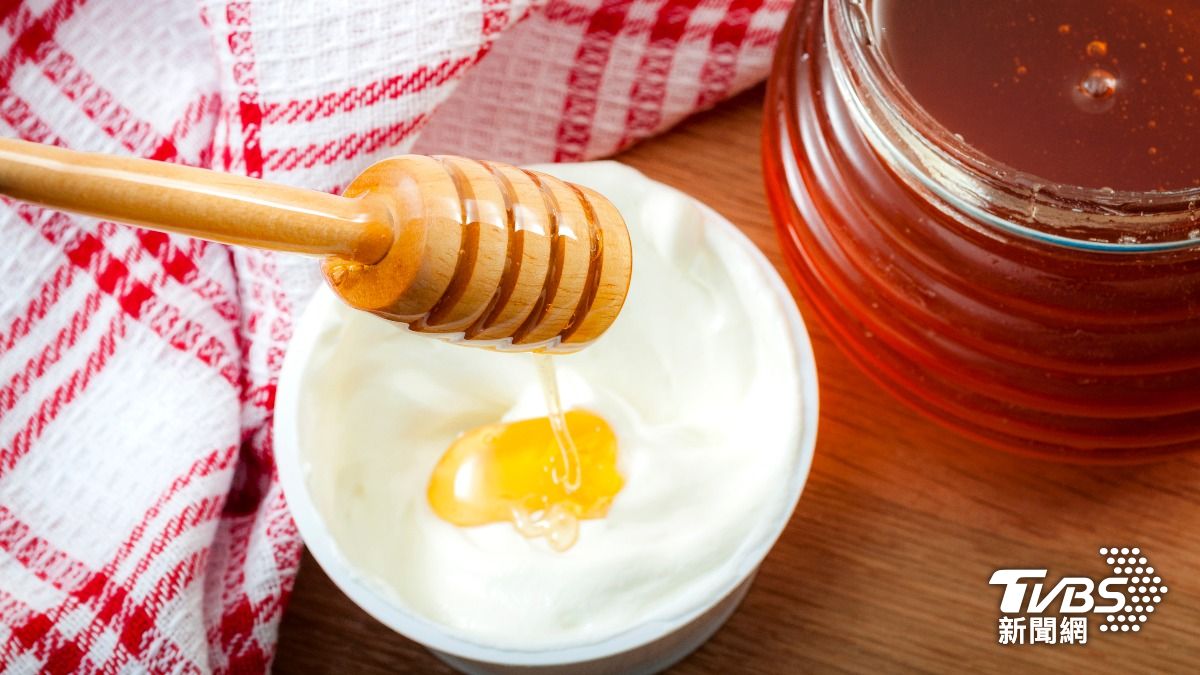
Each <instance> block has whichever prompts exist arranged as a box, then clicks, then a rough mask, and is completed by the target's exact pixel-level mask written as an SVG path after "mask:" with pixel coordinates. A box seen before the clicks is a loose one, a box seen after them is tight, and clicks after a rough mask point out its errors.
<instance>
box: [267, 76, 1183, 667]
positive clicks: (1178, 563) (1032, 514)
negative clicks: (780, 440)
mask: <svg viewBox="0 0 1200 675" xmlns="http://www.w3.org/2000/svg"><path fill="white" fill-rule="evenodd" d="M761 108H762V91H761V90H754V91H751V92H749V93H748V94H745V95H742V96H740V97H738V98H736V99H734V100H733V101H730V102H728V103H726V104H724V105H722V106H720V107H719V108H718V109H716V110H714V111H712V112H709V113H707V114H704V115H701V116H699V117H696V118H694V119H692V120H691V121H689V122H687V123H685V124H683V125H681V126H680V127H678V128H677V129H675V130H673V131H671V132H670V133H668V134H666V135H664V136H662V137H660V138H657V139H655V140H652V141H650V142H647V143H644V144H642V145H640V146H638V147H637V148H635V149H633V150H632V151H630V152H627V153H625V154H624V155H623V156H621V157H620V158H619V159H621V160H622V161H624V162H626V163H628V164H631V165H632V166H634V167H637V168H638V169H640V170H641V171H643V172H645V173H646V174H647V175H649V176H650V177H651V178H655V179H657V180H660V181H663V182H665V183H668V184H670V185H674V186H676V187H679V188H680V189H682V190H684V191H687V192H690V193H692V194H694V195H699V196H701V198H702V199H704V200H705V201H707V202H708V203H709V204H710V205H711V206H712V207H713V208H715V209H716V210H717V211H720V212H721V213H722V214H724V215H725V216H726V217H728V218H729V219H730V220H731V221H733V222H734V223H735V224H736V225H738V226H739V227H740V228H742V230H744V231H745V232H746V233H747V234H748V235H749V236H750V237H751V239H753V240H754V242H755V243H756V244H757V245H758V246H759V247H760V248H762V249H763V250H764V251H765V252H766V253H767V256H768V257H769V258H770V259H771V261H772V262H774V263H775V265H776V266H777V267H779V268H780V269H781V270H783V269H784V263H783V258H782V256H781V253H780V249H779V244H778V243H777V241H776V237H775V231H774V228H773V226H772V223H771V217H770V214H769V213H768V210H767V205H766V201H765V198H764V195H763V187H762V175H761V171H760V168H759V129H760V123H761V118H762V113H761ZM784 276H785V277H787V274H786V273H785V274H784ZM789 281H790V279H789ZM793 291H795V286H793ZM797 302H799V304H800V307H801V310H802V311H803V313H804V315H805V317H806V319H807V320H808V322H809V326H808V328H809V331H810V333H811V334H812V338H813V342H814V345H815V349H816V354H817V363H818V371H819V377H820V381H821V425H820V434H819V440H818V444H817V454H816V460H815V462H814V463H813V467H812V473H811V475H810V476H809V479H808V484H807V486H806V487H805V489H804V496H803V497H802V499H801V500H800V505H799V507H798V508H797V510H796V514H795V517H793V518H792V521H791V523H790V525H789V526H788V528H787V531H786V532H784V534H783V537H782V539H780V541H779V543H778V544H777V545H776V546H775V548H774V550H773V551H772V553H771V554H770V555H769V556H768V557H767V559H766V562H765V563H764V564H763V566H762V570H761V572H760V574H759V575H758V580H757V582H756V583H755V585H754V587H753V589H752V590H751V591H750V594H749V596H748V597H747V599H746V601H745V603H744V604H743V605H742V607H741V609H740V610H738V612H737V613H736V614H734V616H733V618H732V619H731V620H730V621H729V623H728V624H727V625H726V626H725V627H724V628H723V629H722V630H721V631H720V632H718V633H717V635H716V636H715V637H714V638H713V639H712V640H711V641H709V642H708V643H707V644H706V645H704V647H702V648H701V649H700V650H699V651H698V652H696V653H695V654H693V655H692V656H691V657H689V658H687V659H686V660H684V661H683V662H682V663H681V664H679V665H678V666H677V667H676V668H675V669H674V672H679V673H727V672H746V673H781V672H789V673H790V672H801V671H803V672H809V671H818V672H830V671H852V672H871V671H879V670H885V671H889V672H891V671H897V670H903V671H909V670H919V671H940V672H947V671H949V672H955V671H963V670H972V671H982V672H1005V671H1012V670H1013V669H1018V670H1020V671H1024V670H1027V669H1031V668H1038V669H1050V670H1056V671H1072V672H1084V670H1085V669H1086V671H1088V672H1114V673H1123V674H1128V673H1143V672H1197V670H1198V669H1200V537H1198V536H1197V535H1198V534H1200V459H1198V458H1189V459H1182V460H1175V461H1171V462H1169V463H1163V464H1157V465H1152V466H1141V467H1132V468H1129V467H1126V468H1100V467H1075V466H1062V465H1056V464H1047V463H1042V462H1038V461H1034V460H1030V459H1024V458H1019V457H1013V456H1009V455H1007V454H1001V453H999V452H996V451H993V450H990V449H987V448H983V447H981V446H978V445H977V444H975V443H972V442H970V441H967V440H964V439H962V438H959V437H957V436H955V435H954V434H953V433H951V432H948V431H945V430H943V429H941V428H939V427H938V426H936V425H934V424H932V423H930V422H928V421H926V420H924V419H922V418H919V417H916V416H915V415H914V414H913V413H912V412H910V411H909V410H908V409H907V408H905V407H904V406H902V405H901V404H900V403H898V402H897V401H896V400H894V399H892V398H891V397H890V396H889V395H888V394H886V393H885V392H883V391H882V390H880V389H879V388H878V387H877V386H875V385H874V384H873V383H872V382H871V381H870V380H868V379H867V377H866V376H864V375H863V374H862V373H861V372H859V370H858V369H857V368H856V367H855V366H854V365H853V364H851V363H850V362H849V361H848V360H847V359H846V358H845V357H844V356H843V355H842V354H841V353H840V352H839V351H838V349H837V346H836V345H834V344H833V343H832V342H831V341H830V338H829V336H828V334H827V333H826V332H825V331H824V330H823V329H822V326H821V325H820V324H819V323H817V320H816V317H815V315H814V314H813V312H811V311H810V310H809V308H808V307H807V306H806V305H805V301H804V298H802V297H798V298H797ZM1197 395H1198V396H1200V392H1197ZM1113 545H1115V546H1138V547H1140V548H1141V549H1142V550H1143V551H1144V552H1145V553H1146V554H1148V555H1149V556H1150V559H1151V560H1150V562H1151V564H1153V565H1154V566H1155V567H1156V568H1157V571H1156V573H1157V574H1160V575H1161V576H1162V577H1163V583H1165V584H1166V585H1167V586H1168V588H1169V592H1168V594H1167V595H1166V596H1165V597H1164V600H1163V602H1162V604H1161V605H1159V607H1158V611H1157V612H1156V613H1154V614H1153V615H1152V616H1151V618H1150V620H1149V622H1148V623H1146V624H1145V626H1144V629H1143V630H1142V631H1141V632H1140V633H1124V634H1117V635H1110V634H1106V633H1101V632H1099V630H1098V629H1097V627H1098V625H1099V623H1098V622H1097V620H1096V618H1095V617H1093V618H1092V619H1091V625H1090V630H1089V634H1088V643H1087V644H1086V645H1082V646H1079V645H1061V644H1058V645H1045V644H1038V645H1029V644H1025V645H999V644H997V621H998V619H999V616H1000V610H999V602H1000V593H1001V589H1000V588H999V587H993V586H989V585H988V580H989V578H990V577H991V574H992V572H993V571H994V570H996V569H998V568H1030V567H1031V568H1048V569H1049V570H1050V577H1052V578H1053V579H1057V578H1058V577H1059V576H1063V575H1080V576H1091V577H1096V578H1103V577H1104V576H1105V575H1106V573H1107V572H1108V571H1109V570H1108V569H1107V567H1106V565H1105V564H1104V561H1103V560H1101V559H1100V558H1099V557H1098V549H1099V548H1100V547H1101V546H1113ZM280 632H281V635H280V641H279V652H278V656H277V657H276V662H275V668H276V671H277V672H281V673H290V672H330V673H334V672H337V673H342V672H353V673H374V672H411V673H427V672H450V671H449V669H448V668H447V667H446V666H444V665H442V664H441V663H440V662H439V661H437V660H436V659H435V658H434V657H432V656H431V655H430V654H429V653H428V652H426V651H425V650H424V649H422V648H421V647H419V646H418V645H416V644H414V643H412V642H410V641H408V640H407V639H405V638H403V637H401V636H399V635H396V634H394V633H392V632H391V631H390V630H389V629H387V628H385V627H384V626H383V625H382V624H380V623H378V622H376V621H375V620H373V619H371V618H370V617H369V616H367V615H366V614H365V613H363V611H362V610H360V609H358V608H357V607H356V606H355V605H353V604H352V603H351V602H350V601H349V600H348V599H346V597H345V596H343V595H342V594H341V592H339V591H338V590H337V589H336V588H335V587H334V586H333V584H332V583H331V582H330V581H329V579H328V578H327V577H326V576H325V575H324V574H323V573H322V572H321V569H320V568H319V567H318V566H317V565H316V563H315V561H313V559H312V558H311V557H309V556H307V555H306V556H305V558H304V562H303V564H302V565H301V568H300V576H299V579H298V580H297V582H296V588H295V593H294V595H293V596H292V600H291V604H290V606H289V607H288V610H287V613H286V614H285V615H284V619H283V626H282V629H281V631H280Z"/></svg>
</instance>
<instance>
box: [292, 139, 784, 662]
mask: <svg viewBox="0 0 1200 675" xmlns="http://www.w3.org/2000/svg"><path fill="white" fill-rule="evenodd" d="M538 169H539V170H541V171H545V172H547V173H550V174H553V175H556V176H559V177H560V178H563V179H565V180H569V181H572V182H576V183H580V184H583V185H587V186H589V187H592V188H595V189H596V190H598V191H600V192H601V193H602V194H604V195H605V196H607V197H608V198H609V199H611V200H612V201H613V203H614V204H615V205H616V206H617V208H619V209H620V211H621V213H622V214H623V215H624V217H625V218H626V221H627V223H628V225H629V230H630V235H631V238H632V241H633V262H634V264H633V280H632V284H631V287H630V291H629V297H628V300H627V301H626V304H625V307H624V309H623V310H622V312H621V314H620V316H619V317H618V319H617V321H616V323H615V324H614V325H613V327H612V328H611V329H610V330H609V331H608V332H607V333H606V334H605V335H604V336H603V337H602V338H601V339H600V340H598V341H597V342H596V343H595V344H593V345H591V346H590V347H588V348H587V349H584V350H583V351H581V352H579V353H577V354H572V355H569V356H563V357H555V361H556V365H557V368H558V372H559V380H560V385H561V388H562V396H563V404H564V406H566V407H567V408H568V409H569V408H572V407H583V408H587V409H590V410H593V411H595V412H597V413H599V414H600V415H602V416H603V417H605V418H606V419H607V420H608V421H609V423H610V424H611V425H612V427H613V429H614V430H615V432H616V434H617V439H618V444H619V446H618V447H619V468H620V471H621V474H622V475H623V476H624V477H625V486H624V489H623V490H622V491H621V492H620V493H619V494H618V495H617V497H616V499H615V500H614V502H613V505H612V508H611V510H610V511H609V514H608V517H607V518H604V519H602V520H586V521H583V522H582V524H581V529H580V535H579V541H578V543H577V544H576V545H575V546H574V547H573V548H571V549H570V550H568V551H566V552H565V553H557V552H554V551H552V550H550V548H549V547H548V546H547V545H546V544H545V543H544V541H542V540H529V539H525V538H523V537H521V536H520V535H519V534H517V532H516V531H515V530H514V529H513V527H512V526H511V525H509V524H507V523H504V524H496V525H489V526H484V527H476V528H460V527H456V526H454V525H451V524H449V523H447V522H444V521H442V520H441V519H439V518H438V517H437V516H436V515H434V513H433V511H432V510H431V509H430V507H429V504H428V502H427V501H426V497H425V490H426V487H427V485H428V481H429V477H430V474H431V472H432V470H433V467H434V465H435V464H436V463H437V461H438V458H439V457H440V456H441V454H442V453H443V452H444V451H445V450H446V448H447V447H449V446H450V444H451V442H452V441H453V440H454V438H455V437H456V435H458V434H459V433H461V432H463V431H466V430H468V429H471V428H474V427H477V426H480V425H483V424H487V423H491V422H495V421H497V420H505V421H507V420H515V419H521V418H526V417H534V416H540V415H545V414H546V411H545V405H544V400H543V397H542V391H541V389H540V385H539V383H538V376H537V370H536V368H535V365H534V363H533V360H532V358H531V357H530V356H528V355H522V354H505V353H496V352H490V351H485V350H480V349H470V348H464V347H462V346H455V345H450V344H445V343H442V342H440V341H437V340H431V339H429V338H428V337H422V336H418V335H414V334H410V333H407V332H406V331H404V330H402V329H399V328H398V327H397V326H396V325H395V324H391V323H388V322H386V321H384V320H382V319H378V318H376V317H373V316H371V315H368V314H366V313H363V312H358V311H354V310H351V309H348V308H346V307H344V306H342V305H341V304H340V303H339V302H337V301H336V300H335V299H334V298H333V297H332V294H330V293H329V292H328V291H322V293H323V294H324V296H323V297H320V298H318V299H317V301H315V302H314V305H313V306H312V307H311V308H310V310H309V312H310V315H309V316H306V317H305V322H310V321H316V322H317V325H318V326H319V328H318V335H317V337H316V339H315V342H314V347H313V350H312V353H311V356H310V358H309V360H308V364H307V367H306V368H305V370H304V374H303V379H302V382H301V384H302V386H301V387H300V389H299V399H300V400H299V402H298V403H299V407H298V413H299V415H298V418H299V438H300V439H302V440H301V453H302V457H303V466H304V471H305V477H306V481H307V484H308V488H309V491H310V492H311V494H312V498H313V501H314V503H315V505H316V506H317V508H318V510H319V511H320V513H321V515H322V517H323V520H324V521H325V524H326V526H327V528H328V530H329V532H330V533H331V534H332V536H333V538H334V540H335V541H336V544H337V546H338V548H339V550H340V552H341V554H342V556H344V557H345V558H346V559H347V560H348V561H349V563H350V564H351V565H352V566H353V567H354V568H356V569H357V570H358V571H359V572H360V573H361V574H362V575H364V576H365V577H366V578H367V579H369V580H370V583H371V585H373V586H374V587H376V588H377V589H378V590H379V592H381V593H382V594H384V595H386V596H388V597H389V598H391V600H392V601H393V602H394V603H396V604H398V605H400V606H402V607H404V608H406V609H407V610H408V611H411V612H412V613H414V614H417V615H419V616H423V617H425V618H426V619H428V620H430V621H432V622H434V623H436V624H439V625H440V626H442V627H443V628H444V630H445V631H446V632H448V633H450V634H452V635H455V636H457V637H459V638H461V639H465V640H468V641H471V642H474V643H477V644H480V645H486V646H493V647H500V648H504V649H516V650H539V649H550V648H556V647H563V646H567V645H581V644H588V643H591V642H597V641H601V640H605V639H606V638H609V637H612V636H613V635H616V634H618V633H620V632H622V631H624V630H627V629H629V628H631V627H632V626H635V625H638V624H642V623H644V622H647V621H652V620H667V619H670V618H672V617H675V616H678V615H681V614H684V613H686V612H689V611H692V610H693V609H694V608H695V607H697V606H698V605H702V604H704V603H706V602H711V600H712V598H713V596H714V595H715V594H719V593H721V592H723V591H724V590H725V589H727V588H728V586H729V584H730V582H731V580H732V579H734V577H735V575H737V574H738V569H737V567H738V564H739V562H740V561H741V560H742V559H743V558H744V557H745V553H746V551H749V550H755V549H761V548H762V547H763V546H764V545H765V544H766V543H769V541H765V540H769V539H770V538H772V537H774V536H775V535H776V534H777V531H778V526H779V522H780V519H781V517H785V516H786V512H787V510H789V509H790V508H791V507H792V499H793V498H794V494H793V493H790V492H789V485H794V483H795V480H794V479H795V474H796V473H797V472H800V471H805V470H806V469H807V463H806V461H807V458H804V461H803V462H802V458H801V453H800V443H799V439H800V429H799V420H800V411H801V402H800V394H801V383H800V382H799V381H798V378H799V374H798V373H799V370H800V369H799V366H798V364H797V363H796V362H795V360H796V357H795V350H794V348H793V346H792V340H793V337H791V335H790V333H789V326H788V325H787V322H786V321H785V320H784V319H783V318H782V317H783V315H782V313H781V312H780V310H779V307H778V305H777V303H778V302H779V300H778V292H777V290H776V289H775V288H772V287H770V286H768V284H769V283H770V280H768V279H767V278H766V277H765V276H764V274H763V271H762V270H761V269H760V268H758V267H756V266H755V265H752V264H745V265H737V264H735V265H733V266H730V265H729V264H728V263H727V262H726V259H725V258H722V257H721V256H719V255H717V254H716V253H714V248H713V246H714V243H713V241H710V238H711V237H710V235H708V234H707V233H706V231H705V230H704V228H703V227H702V224H703V222H704V214H703V212H702V211H700V208H701V207H699V206H698V205H697V204H696V202H694V201H693V200H692V199H690V198H689V197H687V196H685V195H683V194H681V193H679V192H677V191H675V190H672V189H670V188H667V187H665V186H662V185H661V184H658V183H655V182H653V181H650V180H649V179H647V178H645V177H644V176H642V175H641V174H640V173H637V172H636V171H634V170H632V169H629V168H627V167H624V166H622V165H620V164H617V163H613V162H596V163H590V164H580V165H555V166H543V167H538ZM727 239H728V235H725V236H724V237H723V238H713V240H714V241H716V242H720V243H725V245H727V243H726V240H727ZM727 259H728V260H732V261H735V262H736V261H741V260H744V258H743V257H741V256H728V257H727ZM312 313H315V316H314V315H313V314H312ZM754 562H757V561H756V560H755V561H754Z"/></svg>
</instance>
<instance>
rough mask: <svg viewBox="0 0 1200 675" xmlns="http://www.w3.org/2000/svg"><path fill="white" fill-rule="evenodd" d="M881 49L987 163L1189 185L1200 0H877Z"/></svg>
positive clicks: (919, 97)
mask: <svg viewBox="0 0 1200 675" xmlns="http://www.w3.org/2000/svg"><path fill="white" fill-rule="evenodd" d="M869 9H870V11H871V13H872V15H873V17H872V18H873V23H874V24H875V26H876V33H877V35H878V37H879V45H878V47H879V49H880V51H881V52H882V54H883V58H884V59H885V60H886V62H887V64H888V66H890V68H891V71H892V72H893V73H894V74H895V75H896V77H897V78H898V79H899V81H900V82H901V83H902V84H903V86H904V89H905V90H907V92H908V93H909V94H910V95H911V96H912V97H913V98H914V99H915V100H916V101H917V103H919V104H920V105H921V107H922V108H924V109H925V111H926V112H928V113H929V114H930V115H931V116H932V117H933V118H934V119H935V120H937V122H938V123H940V124H941V125H942V126H943V127H945V128H946V129H948V130H950V131H951V132H953V133H956V134H959V135H960V136H962V137H963V139H964V140H965V141H966V142H967V143H969V144H970V145H972V146H973V147H975V148H976V149H978V150H979V151H981V152H982V153H984V154H985V155H987V156H988V157H990V158H992V159H993V160H996V162H998V163H1002V164H1006V165H1008V166H1009V167H1012V168H1015V169H1018V170H1020V171H1023V172H1025V173H1028V174H1032V175H1036V176H1040V177H1041V178H1044V179H1047V181H1049V182H1057V183H1065V184H1071V185H1079V186H1086V187H1091V188H1104V187H1108V188H1112V189H1114V190H1176V189H1182V188H1190V187H1196V186H1200V152H1197V151H1196V150H1197V145H1198V143H1197V139H1200V3H1196V2H1180V1H1179V0H1136V1H1134V0H1053V1H1051V2H1047V1H1046V0H1004V1H1003V2H979V1H978V0H882V1H880V0H876V1H875V2H873V3H871V4H870V6H869Z"/></svg>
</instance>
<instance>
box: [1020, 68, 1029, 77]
mask: <svg viewBox="0 0 1200 675" xmlns="http://www.w3.org/2000/svg"><path fill="white" fill-rule="evenodd" d="M1027 73H1029V69H1028V68H1026V67H1025V66H1017V75H1025V74H1027Z"/></svg>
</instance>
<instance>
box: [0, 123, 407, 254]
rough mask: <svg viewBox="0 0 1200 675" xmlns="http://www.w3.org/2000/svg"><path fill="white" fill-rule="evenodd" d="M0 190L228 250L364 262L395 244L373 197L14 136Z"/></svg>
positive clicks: (2, 147)
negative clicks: (247, 248)
mask: <svg viewBox="0 0 1200 675" xmlns="http://www.w3.org/2000/svg"><path fill="white" fill-rule="evenodd" d="M0 193H2V194H5V195H8V196H9V197H12V198H14V199H19V200H21V201H25V202H31V203H34V204H40V205H42V206H49V207H52V208H55V209H60V210H63V211H71V212H74V213H80V214H83V215H88V216H95V217H97V218H104V219H106V220H115V221H119V222H123V223H132V224H135V225H141V226H143V227H147V228H150V229H154V230H164V231H168V232H178V233H180V234H186V235H189V236H193V237H200V238H201V239H211V240H213V241H219V242H223V243H226V244H238V245H243V246H254V247H257V248H270V249H275V250H279V251H291V252H294V253H308V254H318V255H337V256H341V257H344V258H348V259H353V260H357V261H361V262H365V263H373V262H377V261H379V260H380V259H382V258H383V256H384V255H385V254H386V253H387V251H388V249H389V248H390V247H391V244H392V224H391V220H390V214H389V213H388V210H387V206H386V205H385V204H382V203H380V202H378V201H377V200H374V199H347V198H345V197H338V196H336V195H331V194H327V193H324V192H317V191H315V190H304V189H301V188H294V187H289V186H286V185H277V184H274V183H267V182H265V181H261V180H255V179H253V178H245V177H242V176H235V175H232V174H227V173H220V172H218V171H207V170H205V169H196V168H193V167H189V166H182V165H179V164H169V163H167V162H156V161H153V160H148V159H136V158H133V157H118V156H112V155H103V154H99V153H90V152H75V151H73V150H67V149H65V148H58V147H54V146H50V145H42V144H40V143H29V142H27V141H21V140H17V139H13V138H0Z"/></svg>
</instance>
